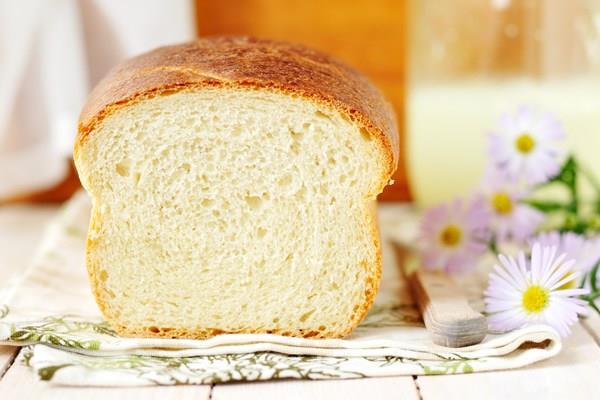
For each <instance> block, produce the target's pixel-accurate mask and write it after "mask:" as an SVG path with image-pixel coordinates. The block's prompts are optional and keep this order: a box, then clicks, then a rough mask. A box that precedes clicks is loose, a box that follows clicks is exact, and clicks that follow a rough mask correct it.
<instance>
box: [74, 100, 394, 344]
mask: <svg viewBox="0 0 600 400" xmlns="http://www.w3.org/2000/svg"><path fill="white" fill-rule="evenodd" d="M387 156H389V155H388V153H386V148H385V143H383V142H382V141H381V140H378V138H376V137H372V136H371V135H370V133H369V132H368V131H366V130H365V129H362V128H361V127H360V126H359V125H357V124H356V123H353V122H352V121H351V120H350V119H349V118H348V117H347V116H345V115H344V114H343V113H341V112H339V111H338V110H336V109H334V108H332V107H330V106H327V105H323V104H319V103H317V102H313V101H310V100H307V99H303V98H301V97H295V96H290V95H286V94H284V93H278V92H274V91H267V90H254V89H253V90H249V89H232V88H203V89H198V90H187V91H180V92H177V93H171V94H169V95H165V96H156V97H154V98H150V99H144V100H141V101H139V102H136V103H133V104H131V105H127V106H124V107H122V108H120V109H119V110H117V111H115V112H113V113H111V114H110V115H109V116H107V117H106V118H105V119H104V120H103V121H102V123H101V124H100V125H99V126H97V127H96V129H95V131H94V133H93V135H90V136H89V137H88V138H87V140H86V141H85V143H83V144H82V145H81V148H80V149H79V151H78V152H77V154H76V164H77V168H78V171H79V174H80V177H81V180H82V182H83V184H84V186H85V188H86V189H87V190H88V192H89V193H90V195H91V197H92V200H93V210H92V221H91V225H90V231H89V236H88V254H87V262H88V271H89V274H90V279H91V281H92V286H93V290H94V293H95V295H96V298H97V301H98V303H99V305H100V307H101V309H102V311H103V313H104V315H105V316H106V318H107V319H108V320H109V321H110V322H111V323H112V324H113V326H114V327H115V329H117V330H118V331H119V333H122V334H125V335H131V336H144V337H189V338H206V337H210V336H214V335H216V334H220V333H274V334H281V335H289V336H299V337H311V338H326V337H342V336H345V335H347V334H348V333H349V332H351V331H352V329H353V328H354V327H356V325H358V323H359V322H360V321H361V320H362V318H363V317H364V315H365V314H366V311H367V310H368V308H369V307H370V305H371V303H372V301H373V298H374V296H375V294H376V291H377V288H378V285H379V275H380V264H381V260H380V250H379V242H378V240H379V239H378V233H377V229H376V225H375V217H374V213H373V208H372V202H373V201H374V199H375V196H376V194H377V193H378V192H379V191H380V190H381V188H382V187H383V186H384V185H385V183H386V182H387V180H388V179H389V175H388V173H389V171H387V170H386V168H387V165H388V164H389V163H388V162H386V157H387Z"/></svg>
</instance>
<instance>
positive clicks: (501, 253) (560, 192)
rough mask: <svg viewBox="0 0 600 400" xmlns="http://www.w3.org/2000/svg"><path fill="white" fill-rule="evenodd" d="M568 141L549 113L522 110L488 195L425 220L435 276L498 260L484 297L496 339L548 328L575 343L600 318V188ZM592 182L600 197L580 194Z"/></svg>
mask: <svg viewBox="0 0 600 400" xmlns="http://www.w3.org/2000/svg"><path fill="white" fill-rule="evenodd" d="M564 138H565V133H564V131H563V128H562V126H561V124H560V122H559V121H558V120H557V119H556V118H555V117H554V116H553V115H551V114H549V113H543V112H540V111H538V110H535V109H533V108H531V107H527V106H522V107H520V108H518V109H517V111H516V112H515V113H513V114H506V115H504V116H503V117H502V118H501V120H500V123H499V124H498V126H497V128H496V129H495V130H494V131H493V132H492V133H490V135H489V149H488V152H489V162H488V166H487V168H486V170H485V171H484V174H483V175H484V177H483V179H482V182H481V184H480V185H479V187H478V188H476V189H475V190H474V191H473V193H472V194H471V195H470V196H469V197H468V198H466V199H465V198H458V199H455V200H453V201H452V202H450V203H448V204H442V205H439V206H436V207H433V208H431V209H428V210H427V211H426V212H425V215H424V218H423V220H422V223H421V239H422V240H421V243H422V244H423V245H422V247H421V249H420V252H421V255H422V260H423V264H424V266H425V267H426V268H430V269H443V270H445V271H446V272H448V273H450V274H466V273H469V272H472V271H473V269H474V268H476V266H477V265H479V264H480V262H481V259H482V258H481V257H482V256H483V255H484V254H486V253H489V252H492V253H494V254H495V255H496V256H497V260H498V263H497V265H495V266H494V267H493V269H492V272H491V273H490V275H489V283H488V288H487V289H486V290H485V293H484V297H485V313H486V315H487V317H488V324H489V327H490V328H491V329H492V330H495V331H509V330H513V329H516V328H520V327H523V326H526V325H529V324H537V323H544V324H548V325H550V326H552V327H554V328H555V329H556V330H557V331H558V332H559V333H560V334H561V335H562V336H566V335H568V334H569V333H570V326H571V325H572V324H573V323H575V322H576V321H577V320H578V318H579V316H582V315H585V314H586V313H587V312H588V309H589V308H591V309H593V310H594V311H596V312H598V313H600V308H599V307H598V305H597V304H596V300H597V299H600V289H599V286H600V284H599V282H598V276H597V275H598V270H599V266H600V184H599V183H598V181H597V180H596V178H595V177H594V175H593V174H592V173H590V172H589V171H588V170H586V169H585V168H584V166H583V165H581V163H580V162H578V160H577V159H576V157H575V156H574V155H569V154H568V152H567V151H565V149H564V147H563V146H562V143H561V142H562V140H563V139H564ZM583 181H586V182H583ZM583 183H587V184H588V185H589V186H591V187H592V188H593V190H594V193H595V196H594V197H595V198H593V199H587V198H584V196H582V195H581V193H580V192H581V191H580V188H581V185H582V184H583ZM549 190H550V191H551V193H550V195H549V194H548V191H549ZM560 197H562V199H560V200H557V198H560Z"/></svg>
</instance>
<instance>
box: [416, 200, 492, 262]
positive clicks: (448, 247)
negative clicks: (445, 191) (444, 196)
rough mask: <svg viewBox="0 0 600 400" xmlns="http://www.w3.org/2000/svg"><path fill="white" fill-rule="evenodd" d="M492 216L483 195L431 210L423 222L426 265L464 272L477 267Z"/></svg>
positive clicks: (422, 234)
mask: <svg viewBox="0 0 600 400" xmlns="http://www.w3.org/2000/svg"><path fill="white" fill-rule="evenodd" d="M488 222H489V215H488V214H487V213H486V211H485V208H484V207H483V201H482V199H481V198H480V197H474V198H473V199H471V200H470V201H468V202H464V201H462V200H460V199H457V200H455V201H453V202H452V203H451V204H442V205H440V206H438V207H434V208H431V209H429V210H428V211H427V212H426V214H425V215H424V217H423V220H422V224H421V239H422V243H424V245H423V249H422V258H423V264H424V266H425V267H427V268H430V269H444V270H446V271H447V272H450V273H453V272H462V271H464V270H467V269H469V268H470V267H473V266H474V264H475V261H476V259H477V257H479V256H480V255H481V254H483V253H484V252H485V251H486V249H487V243H486V240H487V238H486V235H485V232H486V227H487V224H488Z"/></svg>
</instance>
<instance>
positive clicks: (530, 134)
mask: <svg viewBox="0 0 600 400" xmlns="http://www.w3.org/2000/svg"><path fill="white" fill-rule="evenodd" d="M563 137H564V133H563V130H562V127H561V125H560V123H559V122H558V121H557V120H556V119H555V118H554V117H553V116H552V115H551V114H541V113H536V112H534V111H533V110H531V109H530V108H528V107H520V108H519V109H518V110H517V112H516V113H515V114H514V115H508V114H507V115H504V116H503V117H502V119H501V120H500V124H499V126H498V129H497V130H496V131H494V132H492V133H491V135H490V157H491V159H492V162H493V164H494V166H495V167H496V168H498V169H499V170H501V171H503V172H505V173H506V174H507V175H508V176H509V177H511V178H523V179H524V180H525V181H526V182H527V183H529V184H536V183H541V182H544V181H546V180H548V179H550V178H552V177H554V176H555V175H556V174H557V173H558V172H559V170H560V160H559V157H560V156H561V154H562V151H561V150H560V148H559V147H558V141H559V140H561V139H562V138H563Z"/></svg>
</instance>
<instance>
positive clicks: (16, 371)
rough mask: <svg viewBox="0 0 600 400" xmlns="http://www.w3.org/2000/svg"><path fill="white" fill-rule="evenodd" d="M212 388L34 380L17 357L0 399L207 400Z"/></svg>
mask: <svg viewBox="0 0 600 400" xmlns="http://www.w3.org/2000/svg"><path fill="white" fill-rule="evenodd" d="M210 390H211V387H210V386H208V385H198V386H193V385H189V386H140V387H110V388H104V387H67V386H55V385H51V384H50V383H48V382H42V381H39V380H37V378H36V377H35V376H34V374H33V373H32V372H31V370H30V369H29V368H28V367H26V366H24V365H23V364H22V363H21V360H20V359H17V360H16V362H15V363H14V364H13V366H12V367H11V368H10V369H9V370H8V371H7V373H6V375H4V379H2V380H1V381H0V393H1V396H0V397H1V398H3V399H11V400H20V399H44V400H71V399H72V400H80V399H85V400H106V399H111V400H121V399H132V400H139V399H144V400H152V399H157V400H162V399H178V400H188V399H189V400H192V399H193V400H208V399H209V398H210Z"/></svg>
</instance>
